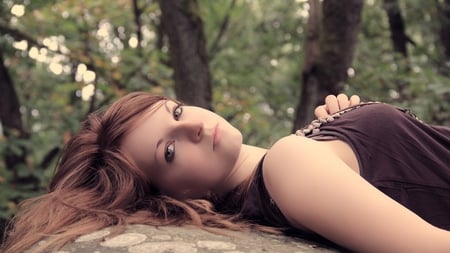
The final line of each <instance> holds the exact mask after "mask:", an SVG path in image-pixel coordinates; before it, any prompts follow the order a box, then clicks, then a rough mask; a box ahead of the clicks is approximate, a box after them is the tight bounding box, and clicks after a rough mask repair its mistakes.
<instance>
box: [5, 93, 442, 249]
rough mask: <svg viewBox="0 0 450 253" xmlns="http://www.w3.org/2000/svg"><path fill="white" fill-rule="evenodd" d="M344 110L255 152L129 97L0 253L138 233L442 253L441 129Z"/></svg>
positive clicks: (77, 143)
mask: <svg viewBox="0 0 450 253" xmlns="http://www.w3.org/2000/svg"><path fill="white" fill-rule="evenodd" d="M358 100H359V99H358V98H357V97H353V98H351V99H350V100H349V99H347V97H346V96H345V95H339V96H338V97H334V96H329V97H327V100H326V105H324V106H321V107H318V108H317V109H316V115H317V116H319V118H320V119H319V120H317V121H314V122H313V123H312V124H311V125H310V126H308V127H306V128H305V129H302V130H300V131H298V132H297V135H291V136H287V137H284V138H282V139H281V140H279V141H277V142H276V143H275V144H274V145H273V146H272V147H271V148H270V149H269V150H266V149H263V148H259V147H254V146H250V145H244V144H242V135H241V133H240V132H239V131H238V130H237V129H236V128H234V127H233V126H231V125H230V124H229V123H228V122H226V121H225V120H224V119H223V118H222V117H220V116H218V115H217V114H214V113H212V112H210V111H207V110H204V109H202V108H198V107H191V106H184V105H182V104H180V103H178V102H176V101H172V100H168V99H166V98H164V97H159V96H152V95H149V94H146V93H132V94H129V95H127V96H125V97H123V98H122V99H120V100H118V101H117V102H116V103H114V104H113V105H112V106H111V107H110V108H109V109H108V110H106V111H105V112H104V113H98V114H93V115H90V116H89V117H88V119H87V120H86V121H85V122H84V123H83V127H82V129H81V131H80V133H79V134H78V135H76V136H74V137H73V138H72V139H71V140H70V142H69V143H68V144H67V146H66V149H65V151H64V153H63V155H62V158H61V160H60V163H59V165H58V170H57V172H56V174H55V175H54V177H53V180H52V182H51V183H50V186H49V192H48V193H47V194H45V195H43V196H41V197H38V198H35V199H31V200H27V201H25V202H24V203H23V204H22V206H21V209H20V212H19V213H18V214H17V216H16V218H15V219H14V220H13V222H12V225H11V229H10V230H9V232H8V233H9V236H8V237H7V239H6V243H5V245H4V250H5V251H6V252H20V251H23V250H24V249H27V248H29V247H30V246H31V245H33V244H35V243H36V242H37V241H39V240H40V239H42V238H43V237H44V236H49V237H48V239H46V242H47V243H46V244H41V245H40V248H38V250H42V249H46V248H54V247H56V248H57V247H60V246H62V245H63V244H64V243H66V242H68V241H70V240H72V239H74V238H76V237H77V236H79V235H82V234H85V233H88V232H92V231H95V230H97V229H100V228H103V227H106V226H111V225H119V227H120V226H121V225H126V224H132V223H144V224H152V225H171V224H172V225H185V224H191V225H192V224H193V225H197V226H199V227H203V228H229V229H246V228H255V229H260V230H264V231H271V232H283V231H287V232H288V231H289V232H294V233H296V234H301V235H304V236H308V235H321V236H323V237H325V238H327V239H329V240H331V241H333V242H335V243H337V244H339V245H342V246H343V247H345V248H348V249H350V250H354V251H358V252H449V251H450V232H449V231H447V230H450V214H449V211H450V168H449V164H450V161H449V157H450V139H449V136H450V129H449V128H448V127H437V126H429V125H426V124H424V123H422V122H421V121H419V120H418V119H416V118H415V117H413V115H411V114H410V113H408V112H406V111H404V110H400V109H397V108H395V107H392V106H389V105H385V104H381V103H369V104H359V105H356V104H358V103H359V101H358ZM348 106H350V107H349V108H347V109H345V110H343V111H340V112H337V113H336V114H333V115H332V116H329V115H328V116H327V114H328V113H333V112H335V111H337V110H339V109H343V108H346V107H348ZM324 116H325V117H324ZM302 136H305V137H306V138H305V137H302Z"/></svg>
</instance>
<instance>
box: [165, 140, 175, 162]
mask: <svg viewBox="0 0 450 253" xmlns="http://www.w3.org/2000/svg"><path fill="white" fill-rule="evenodd" d="M174 158H175V141H173V140H172V141H169V142H168V143H167V145H166V147H165V149H164V159H165V160H166V162H167V163H171V162H172V161H173V159H174Z"/></svg>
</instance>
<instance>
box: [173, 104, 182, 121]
mask: <svg viewBox="0 0 450 253" xmlns="http://www.w3.org/2000/svg"><path fill="white" fill-rule="evenodd" d="M182 114H183V107H182V106H181V105H176V106H175V108H173V112H172V116H173V118H174V119H175V120H179V119H180V117H181V115H182Z"/></svg>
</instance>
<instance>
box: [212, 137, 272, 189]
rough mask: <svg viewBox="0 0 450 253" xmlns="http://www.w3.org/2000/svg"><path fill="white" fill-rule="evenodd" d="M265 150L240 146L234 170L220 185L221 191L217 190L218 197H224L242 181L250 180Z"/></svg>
mask: <svg viewBox="0 0 450 253" xmlns="http://www.w3.org/2000/svg"><path fill="white" fill-rule="evenodd" d="M266 152H267V149H264V148H260V147H256V146H251V145H245V144H244V145H242V147H241V151H240V153H239V157H238V159H237V161H236V164H235V165H234V168H233V169H232V171H231V172H230V174H229V175H228V177H227V178H226V179H225V181H224V184H222V187H221V188H222V189H219V190H218V191H217V193H218V194H219V195H224V194H226V193H228V192H230V191H231V190H233V189H234V188H236V187H237V186H238V185H240V184H241V183H243V182H244V181H246V180H248V179H250V177H251V175H252V174H253V172H254V171H255V169H256V167H257V166H258V163H259V161H260V160H261V159H262V157H263V156H264V155H265V154H266Z"/></svg>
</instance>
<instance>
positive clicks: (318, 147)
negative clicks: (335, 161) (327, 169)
mask: <svg viewBox="0 0 450 253" xmlns="http://www.w3.org/2000/svg"><path fill="white" fill-rule="evenodd" d="M324 157H327V158H330V157H336V155H335V154H334V153H333V152H332V150H330V149H329V148H328V147H327V146H325V145H323V143H320V142H318V141H315V140H312V139H309V138H306V137H301V136H296V135H289V136H286V137H283V138H281V139H280V140H278V141H277V142H276V143H275V144H274V145H273V146H272V147H271V148H270V149H269V151H268V152H267V155H266V158H265V159H264V173H265V175H266V174H267V175H268V176H271V174H276V175H280V173H279V172H280V171H282V170H284V171H286V172H288V171H290V172H292V170H297V169H299V168H300V165H311V164H314V163H315V161H316V160H320V159H323V158H324ZM301 167H303V166H301ZM274 171H275V172H276V173H273V172H274Z"/></svg>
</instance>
